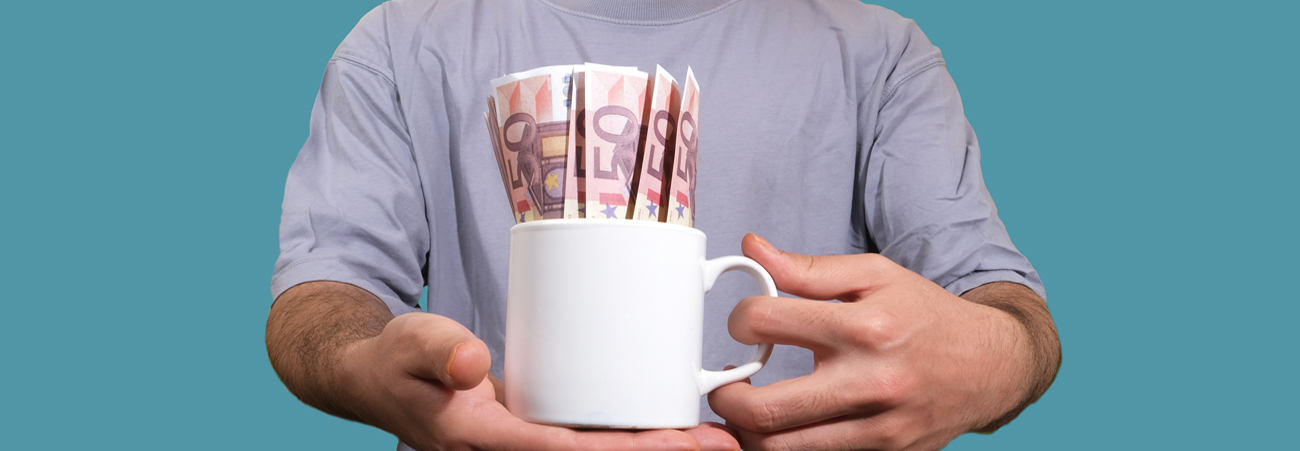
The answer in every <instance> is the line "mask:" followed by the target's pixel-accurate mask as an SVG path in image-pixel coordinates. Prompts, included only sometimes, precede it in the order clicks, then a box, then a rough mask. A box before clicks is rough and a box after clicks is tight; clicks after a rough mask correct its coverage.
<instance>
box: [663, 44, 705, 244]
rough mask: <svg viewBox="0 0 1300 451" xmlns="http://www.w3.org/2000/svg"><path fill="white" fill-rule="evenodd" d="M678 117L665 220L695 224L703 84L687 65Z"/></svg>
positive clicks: (672, 222) (667, 190)
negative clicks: (697, 80) (696, 177)
mask: <svg viewBox="0 0 1300 451" xmlns="http://www.w3.org/2000/svg"><path fill="white" fill-rule="evenodd" d="M679 111H680V112H679V113H678V116H679V117H678V118H677V140H676V141H677V142H676V143H675V145H676V147H677V150H676V151H675V152H673V156H672V159H673V161H672V168H673V169H672V175H671V177H669V179H668V186H667V189H666V190H665V192H666V194H667V195H668V197H667V198H666V199H664V205H665V206H668V207H669V210H668V212H667V218H665V222H668V223H669V224H681V225H684V226H688V227H694V226H695V174H696V161H697V160H698V158H699V155H698V152H697V151H696V150H697V144H698V142H699V137H700V119H699V118H700V85H699V84H698V83H697V82H696V81H695V72H694V71H693V70H691V68H690V67H687V68H686V86H685V87H684V88H683V89H682V106H681V109H680V110H679Z"/></svg>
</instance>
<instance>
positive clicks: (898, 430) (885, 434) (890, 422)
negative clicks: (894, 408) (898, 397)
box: [874, 418, 914, 450]
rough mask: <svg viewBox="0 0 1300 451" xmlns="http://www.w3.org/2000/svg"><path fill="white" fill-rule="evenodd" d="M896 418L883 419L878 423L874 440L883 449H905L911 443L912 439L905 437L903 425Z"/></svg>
mask: <svg viewBox="0 0 1300 451" xmlns="http://www.w3.org/2000/svg"><path fill="white" fill-rule="evenodd" d="M902 423H903V422H902V421H899V420H898V419H897V418H894V419H884V420H882V421H881V422H880V423H879V426H880V427H879V428H877V430H876V434H875V435H876V436H875V437H874V441H875V442H876V444H877V445H878V446H879V447H880V449H884V450H897V449H905V448H907V447H909V446H911V445H912V443H913V442H914V440H911V439H909V438H907V436H906V432H905V430H906V429H905V425H904V424H902Z"/></svg>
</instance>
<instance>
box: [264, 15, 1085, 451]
mask: <svg viewBox="0 0 1300 451" xmlns="http://www.w3.org/2000/svg"><path fill="white" fill-rule="evenodd" d="M586 61H589V62H596V63H603V64H611V65H627V66H639V67H641V68H647V67H654V64H656V63H660V64H662V65H663V66H664V67H666V68H668V69H669V70H670V71H672V72H674V73H684V72H685V68H686V66H687V65H690V66H692V67H693V69H694V72H695V73H696V74H697V77H698V79H699V83H700V86H701V88H702V89H701V91H702V99H703V101H702V104H701V114H700V116H701V122H700V123H701V125H700V127H701V131H702V133H701V135H700V136H701V138H700V141H699V147H698V148H699V152H700V159H699V161H700V163H699V172H698V188H697V199H698V200H697V202H698V208H697V210H696V211H697V216H696V218H697V219H696V220H697V223H696V225H697V227H698V228H699V229H701V230H703V231H704V232H705V233H706V234H707V235H708V236H709V246H710V247H709V252H708V253H709V255H711V256H716V255H724V254H728V253H733V252H734V246H735V243H737V242H740V245H741V250H742V251H743V252H744V254H745V255H747V256H749V257H751V258H753V259H755V260H757V261H758V262H759V263H760V264H762V265H763V266H764V267H765V268H767V269H768V271H769V272H770V273H771V274H772V276H773V278H774V279H775V280H776V282H777V287H778V288H779V289H780V290H781V291H783V292H785V293H788V294H789V295H792V297H789V298H765V297H751V298H747V299H744V300H741V301H740V302H739V304H736V305H735V308H734V309H732V308H731V307H732V306H731V305H730V304H725V305H724V304H722V303H721V302H720V301H719V302H713V301H710V303H708V304H709V305H708V306H707V307H706V308H707V311H706V320H705V321H706V325H707V326H706V328H716V329H717V330H716V331H715V335H716V334H722V331H721V329H720V328H717V325H720V324H721V323H722V321H724V318H726V319H725V321H727V324H728V332H729V333H730V335H731V336H733V337H734V338H735V339H736V340H737V341H740V342H742V343H746V344H753V343H759V342H772V343H778V344H785V345H793V346H792V347H778V352H777V353H776V354H775V355H774V356H773V358H772V360H771V362H769V364H768V366H767V367H766V368H764V369H763V371H761V372H760V373H759V375H758V376H756V377H767V378H770V379H771V380H773V381H777V382H775V383H772V384H769V385H766V386H762V387H755V386H753V385H750V384H748V383H736V384H732V385H728V386H725V387H722V388H720V389H718V390H717V391H715V392H714V393H712V394H711V395H710V396H709V397H708V407H710V408H711V410H712V412H710V411H708V410H707V408H706V410H705V411H704V413H705V415H706V417H705V418H721V419H724V420H725V421H726V425H725V426H724V425H722V424H719V423H716V422H708V423H705V424H703V425H701V426H699V427H697V428H693V429H690V430H686V431H676V430H661V431H648V432H636V433H634V432H625V431H574V430H569V429H564V428H558V427H552V426H544V425H536V424H529V423H525V422H523V421H521V420H519V419H517V418H514V417H513V416H511V415H510V413H509V412H508V411H507V410H506V409H505V407H504V406H503V405H501V403H500V399H501V398H502V396H501V392H500V390H501V384H500V381H499V380H498V379H497V376H499V375H500V374H501V357H502V356H501V354H502V349H503V342H504V340H503V335H504V325H505V321H504V310H505V309H504V300H505V271H506V265H505V262H506V257H507V253H508V243H507V237H508V229H509V227H510V226H511V225H512V224H513V223H512V219H511V215H510V214H509V211H508V207H507V206H506V205H505V202H504V199H503V198H502V197H503V196H501V194H500V185H499V183H500V182H499V181H498V180H497V173H496V172H495V167H494V164H495V163H494V162H493V161H492V158H493V156H492V155H491V150H490V144H489V143H488V137H487V133H486V132H485V131H484V129H483V125H482V112H483V111H484V110H485V105H484V102H483V99H484V98H485V97H486V96H487V94H488V88H489V87H488V80H490V79H492V78H494V77H497V76H500V75H502V74H505V73H510V72H516V71H521V70H526V69H530V68H534V67H540V66H546V65H554V64H573V63H581V62H586ZM747 232H757V233H759V234H761V235H762V236H763V237H760V236H758V235H753V234H747ZM764 237H766V239H764ZM774 244H775V245H774ZM778 246H779V247H778ZM281 247H282V254H281V256H280V259H279V261H278V262H277V263H276V271H275V277H274V279H273V282H272V292H273V294H274V295H275V296H276V301H275V303H274V305H273V306H272V308H271V313H270V317H269V320H268V324H267V349H268V352H269V354H270V357H271V362H272V364H273V366H274V367H275V369H276V371H277V373H278V374H279V375H280V377H281V379H282V380H283V381H284V382H285V385H286V386H287V387H288V388H289V389H290V390H291V391H292V392H293V393H294V394H295V395H297V396H298V397H299V398H300V399H302V400H303V401H304V402H306V403H307V404H310V405H312V406H315V407H317V408H319V409H321V410H323V411H325V412H328V413H331V414H334V415H338V416H340V417H343V418H347V419H352V420H356V421H361V422H365V423H367V424H371V425H374V426H376V427H379V428H382V429H384V430H386V431H389V432H391V433H393V434H394V435H396V436H397V437H399V438H400V439H401V440H402V442H403V445H402V446H408V445H409V446H410V447H411V448H415V449H420V450H424V451H432V450H440V449H488V450H525V449H529V450H531V449H539V450H570V449H600V450H624V449H628V450H669V449H672V450H685V449H710V450H711V449H718V450H722V449H737V448H738V447H743V448H744V449H748V450H766V449H828V450H829V449H887V450H897V449H916V450H929V449H938V448H941V447H943V446H944V445H945V444H946V443H948V442H949V441H951V440H952V439H953V438H955V437H956V436H957V435H960V434H962V433H965V432H969V431H983V432H988V431H992V430H995V429H996V428H998V427H1000V426H1001V425H1003V424H1005V423H1006V422H1009V421H1010V420H1011V419H1012V418H1014V417H1015V416H1016V415H1017V414H1018V413H1019V411H1020V410H1021V409H1023V408H1024V407H1025V406H1027V405H1028V404H1029V403H1031V402H1033V401H1034V400H1036V399H1037V398H1038V397H1039V396H1041V394H1042V393H1043V392H1044V391H1045V390H1046V389H1047V387H1048V386H1049V385H1050V384H1051V381H1052V379H1053V378H1054V377H1055V374H1056V369H1057V368H1058V365H1059V361H1060V350H1059V344H1058V341H1057V337H1056V331H1055V328H1054V326H1053V324H1052V320H1051V316H1050V314H1049V313H1048V310H1047V306H1046V304H1045V302H1044V301H1043V299H1042V297H1043V288H1042V284H1041V281H1040V280H1039V278H1038V275H1037V273H1036V272H1035V271H1034V269H1033V267H1032V266H1031V265H1030V264H1029V262H1028V261H1027V260H1026V259H1025V258H1024V257H1023V256H1022V255H1020V253H1019V252H1018V251H1016V249H1015V247H1014V246H1012V244H1011V241H1010V239H1009V238H1008V236H1007V233H1006V230H1005V228H1004V227H1003V225H1002V223H1001V221H1000V220H999V219H998V217H997V212H996V209H995V207H994V205H993V202H992V199H991V197H989V195H988V191H987V189H986V188H985V186H984V182H983V179H982V176H981V172H980V166H979V147H978V144H977V142H976V140H975V136H974V133H973V131H971V129H970V127H969V125H968V124H967V122H966V119H965V116H964V113H963V111H962V106H961V100H960V97H959V96H958V94H957V91H956V87H955V85H954V84H953V82H952V80H951V78H950V76H949V75H948V73H947V71H946V69H945V68H944V63H943V59H942V56H941V55H940V53H939V50H938V49H937V48H936V47H934V46H933V45H932V44H930V42H929V41H928V40H927V39H926V38H925V36H924V35H923V34H922V33H921V32H920V30H919V29H917V28H916V26H915V24H914V23H912V22H911V21H908V20H906V19H903V18H901V17H899V16H898V15H896V14H894V13H892V12H891V11H888V10H885V9H883V8H879V7H872V6H867V5H863V4H860V3H858V2H857V1H853V0H810V1H801V2H793V1H775V0H739V1H737V0H701V1H695V2H685V1H661V0H621V1H606V2H593V1H583V0H549V1H539V0H502V1H494V2H472V1H469V0H443V1H438V2H435V1H432V0H409V1H407V0H399V1H397V2H390V3H385V4H384V5H381V6H380V7H378V8H376V9H375V10H374V11H372V12H371V13H370V14H368V15H366V16H365V17H364V18H363V19H362V20H361V22H360V23H359V24H358V25H357V27H356V28H355V29H354V30H353V31H352V33H351V34H350V35H349V36H348V37H347V38H346V39H345V40H344V42H343V44H342V45H340V46H339V48H338V50H337V51H336V53H335V55H334V57H333V58H332V59H331V60H330V63H329V65H328V66H327V69H326V73H325V78H324V81H323V82H322V84H321V91H320V94H319V96H318V97H317V100H316V104H315V106H314V107H313V110H312V118H311V133H310V137H309V138H308V140H307V143H306V145H305V146H304V147H303V149H302V151H301V153H300V154H299V156H298V159H297V161H295V163H294V166H293V168H292V169H291V171H290V174H289V180H288V184H287V187H286V194H285V203H284V215H283V218H282V224H281ZM782 249H786V250H790V251H792V252H786V251H783V250H782ZM793 251H798V253H795V252H793ZM811 255H819V256H811ZM426 283H427V285H428V287H429V294H428V298H429V312H430V313H420V312H419V311H418V310H419V309H418V307H417V305H416V303H417V301H418V299H419V297H420V291H421V289H422V288H423V287H424V286H425V285H426ZM737 287H740V286H737ZM737 287H727V286H725V284H720V285H719V287H718V288H716V289H715V294H714V295H713V296H712V299H715V300H716V299H727V300H730V301H734V300H736V299H738V298H740V297H742V294H741V291H739V290H738V289H736V288H737ZM795 297H802V298H805V299H797V298H795ZM829 299H838V300H839V301H842V302H838V303H836V302H823V301H821V300H829ZM394 315H398V316H396V317H394ZM740 359H741V357H740V356H739V355H738V354H737V355H735V356H733V355H727V353H726V352H711V351H710V350H706V355H705V362H704V363H705V367H706V368H714V369H716V368H717V367H719V366H721V365H723V364H725V363H729V362H731V363H734V362H738V361H740ZM715 414H716V416H715Z"/></svg>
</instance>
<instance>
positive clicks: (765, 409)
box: [747, 401, 781, 433]
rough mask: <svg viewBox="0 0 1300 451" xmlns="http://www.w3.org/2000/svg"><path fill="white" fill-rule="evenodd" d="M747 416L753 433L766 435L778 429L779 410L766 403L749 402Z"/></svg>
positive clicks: (779, 424)
mask: <svg viewBox="0 0 1300 451" xmlns="http://www.w3.org/2000/svg"><path fill="white" fill-rule="evenodd" d="M747 410H748V411H747V414H748V416H749V420H750V422H751V423H753V424H752V428H753V431H754V432H759V433H767V432H772V431H776V430H778V429H780V427H781V409H780V408H779V407H778V406H776V405H775V404H773V403H771V402H767V401H754V402H751V403H750V404H749V406H748V408H747Z"/></svg>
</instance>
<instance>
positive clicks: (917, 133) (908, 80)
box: [862, 25, 1046, 298]
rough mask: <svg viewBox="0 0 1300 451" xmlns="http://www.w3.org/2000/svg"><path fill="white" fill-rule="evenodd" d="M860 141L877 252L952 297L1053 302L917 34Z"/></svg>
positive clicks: (937, 60) (953, 90)
mask: <svg viewBox="0 0 1300 451" xmlns="http://www.w3.org/2000/svg"><path fill="white" fill-rule="evenodd" d="M909 31H910V33H912V37H911V39H910V40H909V41H910V42H909V43H908V47H909V48H908V49H907V50H905V51H903V52H902V53H903V54H902V57H901V58H900V59H899V61H900V62H899V65H898V66H897V67H895V68H894V70H893V72H892V73H891V74H890V76H889V77H888V80H887V81H886V83H885V85H884V89H883V90H882V91H880V100H879V101H878V102H866V104H867V106H868V107H870V108H875V109H877V111H875V112H873V113H875V114H864V115H863V117H873V118H874V121H871V123H864V124H862V127H864V128H867V130H865V133H864V134H863V136H864V138H866V139H867V140H868V141H867V142H864V143H863V146H864V147H867V148H868V149H869V156H868V159H867V168H866V172H865V174H866V179H865V183H864V184H863V187H862V188H863V202H864V203H865V205H864V206H863V208H864V210H865V212H866V215H865V216H866V217H865V220H866V227H867V231H868V234H869V236H870V237H871V239H872V241H874V242H875V245H876V248H877V249H879V251H880V253H881V254H882V255H884V256H886V257H888V258H889V259H890V260H892V261H894V262H896V263H898V264H900V265H902V266H904V267H907V268H909V269H911V270H913V271H916V272H917V273H920V274H921V275H923V276H925V277H926V278H928V279H930V280H932V281H934V282H935V283H937V284H939V285H940V286H943V287H944V288H945V289H947V290H948V291H949V292H952V293H954V294H958V295H960V294H962V293H964V292H966V291H967V290H970V289H972V288H975V287H978V286H980V285H983V284H986V283H990V282H997V281H1007V282H1015V283H1019V284H1022V285H1025V286H1027V287H1029V288H1031V289H1033V290H1034V291H1035V292H1036V293H1038V295H1039V296H1043V297H1044V298H1046V292H1045V291H1044V288H1043V283H1042V281H1041V280H1040V279H1039V277H1038V273H1037V272H1036V271H1035V270H1034V267H1033V266H1032V265H1031V264H1030V263H1029V260H1028V259H1026V258H1025V256H1024V255H1022V254H1021V253H1020V252H1019V251H1018V250H1017V249H1016V247H1015V246H1014V245H1012V244H1011V238H1010V237H1009V236H1008V235H1007V229H1006V227H1005V226H1004V225H1003V223H1002V221H1001V220H1000V219H999V218H998V211H997V207H996V206H995V205H994V204H993V198H992V197H991V196H990V195H989V191H988V189H987V188H986V187H985V185H984V178H983V175H982V173H981V170H980V149H979V143H978V141H977V140H976V138H975V132H974V130H973V129H972V128H971V126H970V123H969V122H968V121H967V120H966V115H965V113H964V111H963V109H962V102H961V97H960V95H958V93H957V86H956V85H955V84H954V83H953V80H952V77H951V76H950V75H949V73H948V70H947V68H946V67H945V65H944V62H943V59H942V57H941V56H940V54H939V51H938V49H937V48H935V47H934V46H933V45H932V44H930V42H929V41H928V40H927V39H925V37H924V35H922V34H920V30H919V29H916V28H915V26H914V25H912V26H911V28H910V30H909Z"/></svg>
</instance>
